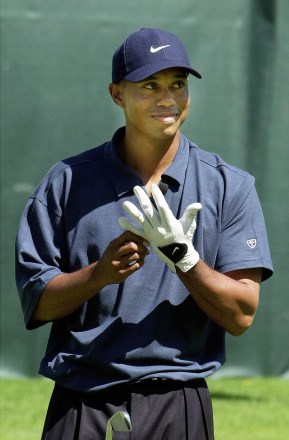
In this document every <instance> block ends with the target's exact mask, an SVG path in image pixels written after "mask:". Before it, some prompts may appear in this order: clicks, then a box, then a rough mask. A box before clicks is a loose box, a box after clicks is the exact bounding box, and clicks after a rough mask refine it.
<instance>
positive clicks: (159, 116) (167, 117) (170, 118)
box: [152, 112, 178, 123]
mask: <svg viewBox="0 0 289 440" xmlns="http://www.w3.org/2000/svg"><path fill="white" fill-rule="evenodd" d="M152 117H153V118H154V119H156V120H157V121H160V122H167V123H171V122H175V121H176V119H177V118H178V114H177V113H167V112H166V113H155V114H153V115H152Z"/></svg>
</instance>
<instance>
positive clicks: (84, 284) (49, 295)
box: [33, 263, 103, 321]
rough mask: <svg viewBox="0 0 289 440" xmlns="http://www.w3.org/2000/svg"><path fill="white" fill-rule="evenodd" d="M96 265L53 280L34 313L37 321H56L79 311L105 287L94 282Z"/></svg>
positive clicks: (64, 274)
mask: <svg viewBox="0 0 289 440" xmlns="http://www.w3.org/2000/svg"><path fill="white" fill-rule="evenodd" d="M94 266H95V263H94V264H92V265H90V266H87V267H85V268H83V269H81V270H79V271H77V272H73V273H63V274H61V275H58V276H56V277H55V278H53V279H52V280H51V281H50V282H49V283H48V284H47V286H46V288H45V290H44V291H43V293H42V295H41V298H40V300H39V303H38V305H37V307H36V309H35V311H34V314H33V319H35V320H36V321H54V320H55V319H60V318H64V317H65V316H68V315H70V314H71V313H73V312H74V311H75V310H77V309H78V308H79V307H80V306H81V305H82V304H83V303H84V302H85V301H87V300H89V299H90V298H91V297H93V296H94V295H95V294H96V293H97V292H99V291H100V290H101V288H102V287H103V286H102V285H101V280H99V283H97V282H96V281H94V282H93V281H92V280H93V278H92V276H91V275H92V271H93V269H94Z"/></svg>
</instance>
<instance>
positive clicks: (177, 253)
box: [158, 243, 188, 264]
mask: <svg viewBox="0 0 289 440" xmlns="http://www.w3.org/2000/svg"><path fill="white" fill-rule="evenodd" d="M158 249H159V250H160V251H161V252H162V253H163V254H164V255H165V256H166V257H167V258H169V259H170V260H171V261H172V262H173V263H175V264H176V263H177V262H178V261H180V260H182V259H183V258H184V256H185V255H186V253H187V251H188V246H187V245H186V243H171V244H167V245H166V246H161V247H159V248H158Z"/></svg>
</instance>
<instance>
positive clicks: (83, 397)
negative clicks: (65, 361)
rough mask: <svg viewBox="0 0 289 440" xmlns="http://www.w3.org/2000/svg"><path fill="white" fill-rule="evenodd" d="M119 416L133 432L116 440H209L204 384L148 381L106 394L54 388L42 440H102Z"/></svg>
mask: <svg viewBox="0 0 289 440" xmlns="http://www.w3.org/2000/svg"><path fill="white" fill-rule="evenodd" d="M117 411H127V412H128V413H129V415H130V417H131V423H132V431H131V432H116V431H114V432H113V439H114V440H213V438H214V434H213V414H212V403H211V398H210V395H209V391H208V388H207V384H206V382H205V380H204V379H198V380H194V381H191V382H179V381H173V380H163V379H157V380H154V379H150V380H145V381H143V382H138V383H135V384H132V385H128V386H126V387H125V388H124V389H116V390H114V391H110V392H105V393H82V392H76V391H72V390H68V389H65V388H63V387H61V386H59V385H55V387H54V390H53V393H52V396H51V400H50V404H49V407H48V411H47V415H46V420H45V425H44V429H43V434H42V437H41V439H42V440H104V438H105V433H106V425H107V421H108V419H109V418H110V417H111V416H112V415H113V414H114V413H116V412H117Z"/></svg>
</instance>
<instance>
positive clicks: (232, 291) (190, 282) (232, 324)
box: [177, 260, 261, 336]
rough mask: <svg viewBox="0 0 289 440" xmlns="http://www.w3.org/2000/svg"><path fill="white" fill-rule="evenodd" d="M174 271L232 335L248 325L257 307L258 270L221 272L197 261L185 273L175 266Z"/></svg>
mask: <svg viewBox="0 0 289 440" xmlns="http://www.w3.org/2000/svg"><path fill="white" fill-rule="evenodd" d="M177 274H178V276H179V278H180V279H181V280H182V282H183V283H184V285H185V286H186V288H187V289H188V291H189V292H190V294H191V295H192V297H193V298H194V300H195V302H196V303H197V304H198V306H199V307H200V308H201V309H202V310H203V312H204V313H206V315H207V316H208V317H209V318H210V319H211V320H212V321H214V322H215V323H217V324H218V325H220V326H221V327H222V328H224V329H225V330H226V331H228V332H229V333H231V334H232V335H235V336H238V335H241V334H242V333H244V332H245V331H246V330H247V328H248V327H250V325H251V323H252V322H253V319H254V316H255V313H256V310H257V306H258V300H259V287H260V286H259V283H260V280H261V269H259V268H257V269H244V270H237V271H234V272H230V273H227V274H221V273H219V272H217V271H215V270H213V269H211V268H210V267H209V266H208V265H207V264H206V263H205V262H204V261H203V260H199V262H198V263H197V264H196V266H195V267H193V268H192V269H191V270H189V271H188V272H185V273H184V272H182V271H180V270H179V269H178V270H177Z"/></svg>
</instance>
